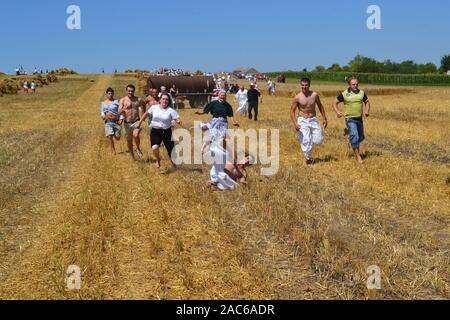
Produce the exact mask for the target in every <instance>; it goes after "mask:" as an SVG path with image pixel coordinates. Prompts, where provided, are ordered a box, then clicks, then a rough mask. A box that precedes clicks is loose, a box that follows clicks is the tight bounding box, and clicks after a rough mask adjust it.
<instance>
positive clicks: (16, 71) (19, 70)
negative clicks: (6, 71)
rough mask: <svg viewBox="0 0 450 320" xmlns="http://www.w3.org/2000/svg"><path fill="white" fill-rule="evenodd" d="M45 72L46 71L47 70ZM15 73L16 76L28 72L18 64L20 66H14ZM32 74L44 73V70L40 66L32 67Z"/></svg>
mask: <svg viewBox="0 0 450 320" xmlns="http://www.w3.org/2000/svg"><path fill="white" fill-rule="evenodd" d="M46 73H48V70H47V72H46ZM15 74H16V76H24V75H28V72H27V71H26V70H25V69H24V68H23V67H22V66H20V67H17V68H16V70H15ZM32 74H33V75H38V74H41V75H42V74H44V70H43V69H42V68H40V69H38V68H34V70H33V72H32Z"/></svg>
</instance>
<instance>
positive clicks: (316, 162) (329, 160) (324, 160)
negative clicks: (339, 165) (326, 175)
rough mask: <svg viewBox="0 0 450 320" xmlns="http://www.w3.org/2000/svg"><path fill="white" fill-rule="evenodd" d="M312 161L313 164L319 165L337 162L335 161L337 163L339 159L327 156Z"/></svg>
mask: <svg viewBox="0 0 450 320" xmlns="http://www.w3.org/2000/svg"><path fill="white" fill-rule="evenodd" d="M313 161H314V164H319V163H328V162H337V161H339V159H337V158H335V157H333V156H332V155H330V154H328V155H326V156H325V157H323V158H316V159H314V160H313Z"/></svg>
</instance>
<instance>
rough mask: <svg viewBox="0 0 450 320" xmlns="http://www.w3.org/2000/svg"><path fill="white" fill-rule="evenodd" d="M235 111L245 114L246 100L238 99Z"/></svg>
mask: <svg viewBox="0 0 450 320" xmlns="http://www.w3.org/2000/svg"><path fill="white" fill-rule="evenodd" d="M237 112H238V113H240V114H245V113H246V112H247V100H241V101H239V108H238V109H237Z"/></svg>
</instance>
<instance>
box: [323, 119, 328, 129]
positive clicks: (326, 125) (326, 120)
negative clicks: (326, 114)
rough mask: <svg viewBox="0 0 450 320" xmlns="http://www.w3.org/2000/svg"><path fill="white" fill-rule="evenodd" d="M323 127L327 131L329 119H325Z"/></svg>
mask: <svg viewBox="0 0 450 320" xmlns="http://www.w3.org/2000/svg"><path fill="white" fill-rule="evenodd" d="M323 127H324V128H325V129H326V128H327V127H328V119H323Z"/></svg>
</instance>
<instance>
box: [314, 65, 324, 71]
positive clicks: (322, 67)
mask: <svg viewBox="0 0 450 320" xmlns="http://www.w3.org/2000/svg"><path fill="white" fill-rule="evenodd" d="M314 71H315V72H324V71H326V69H325V67H324V66H317V67H316V68H315V69H314Z"/></svg>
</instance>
